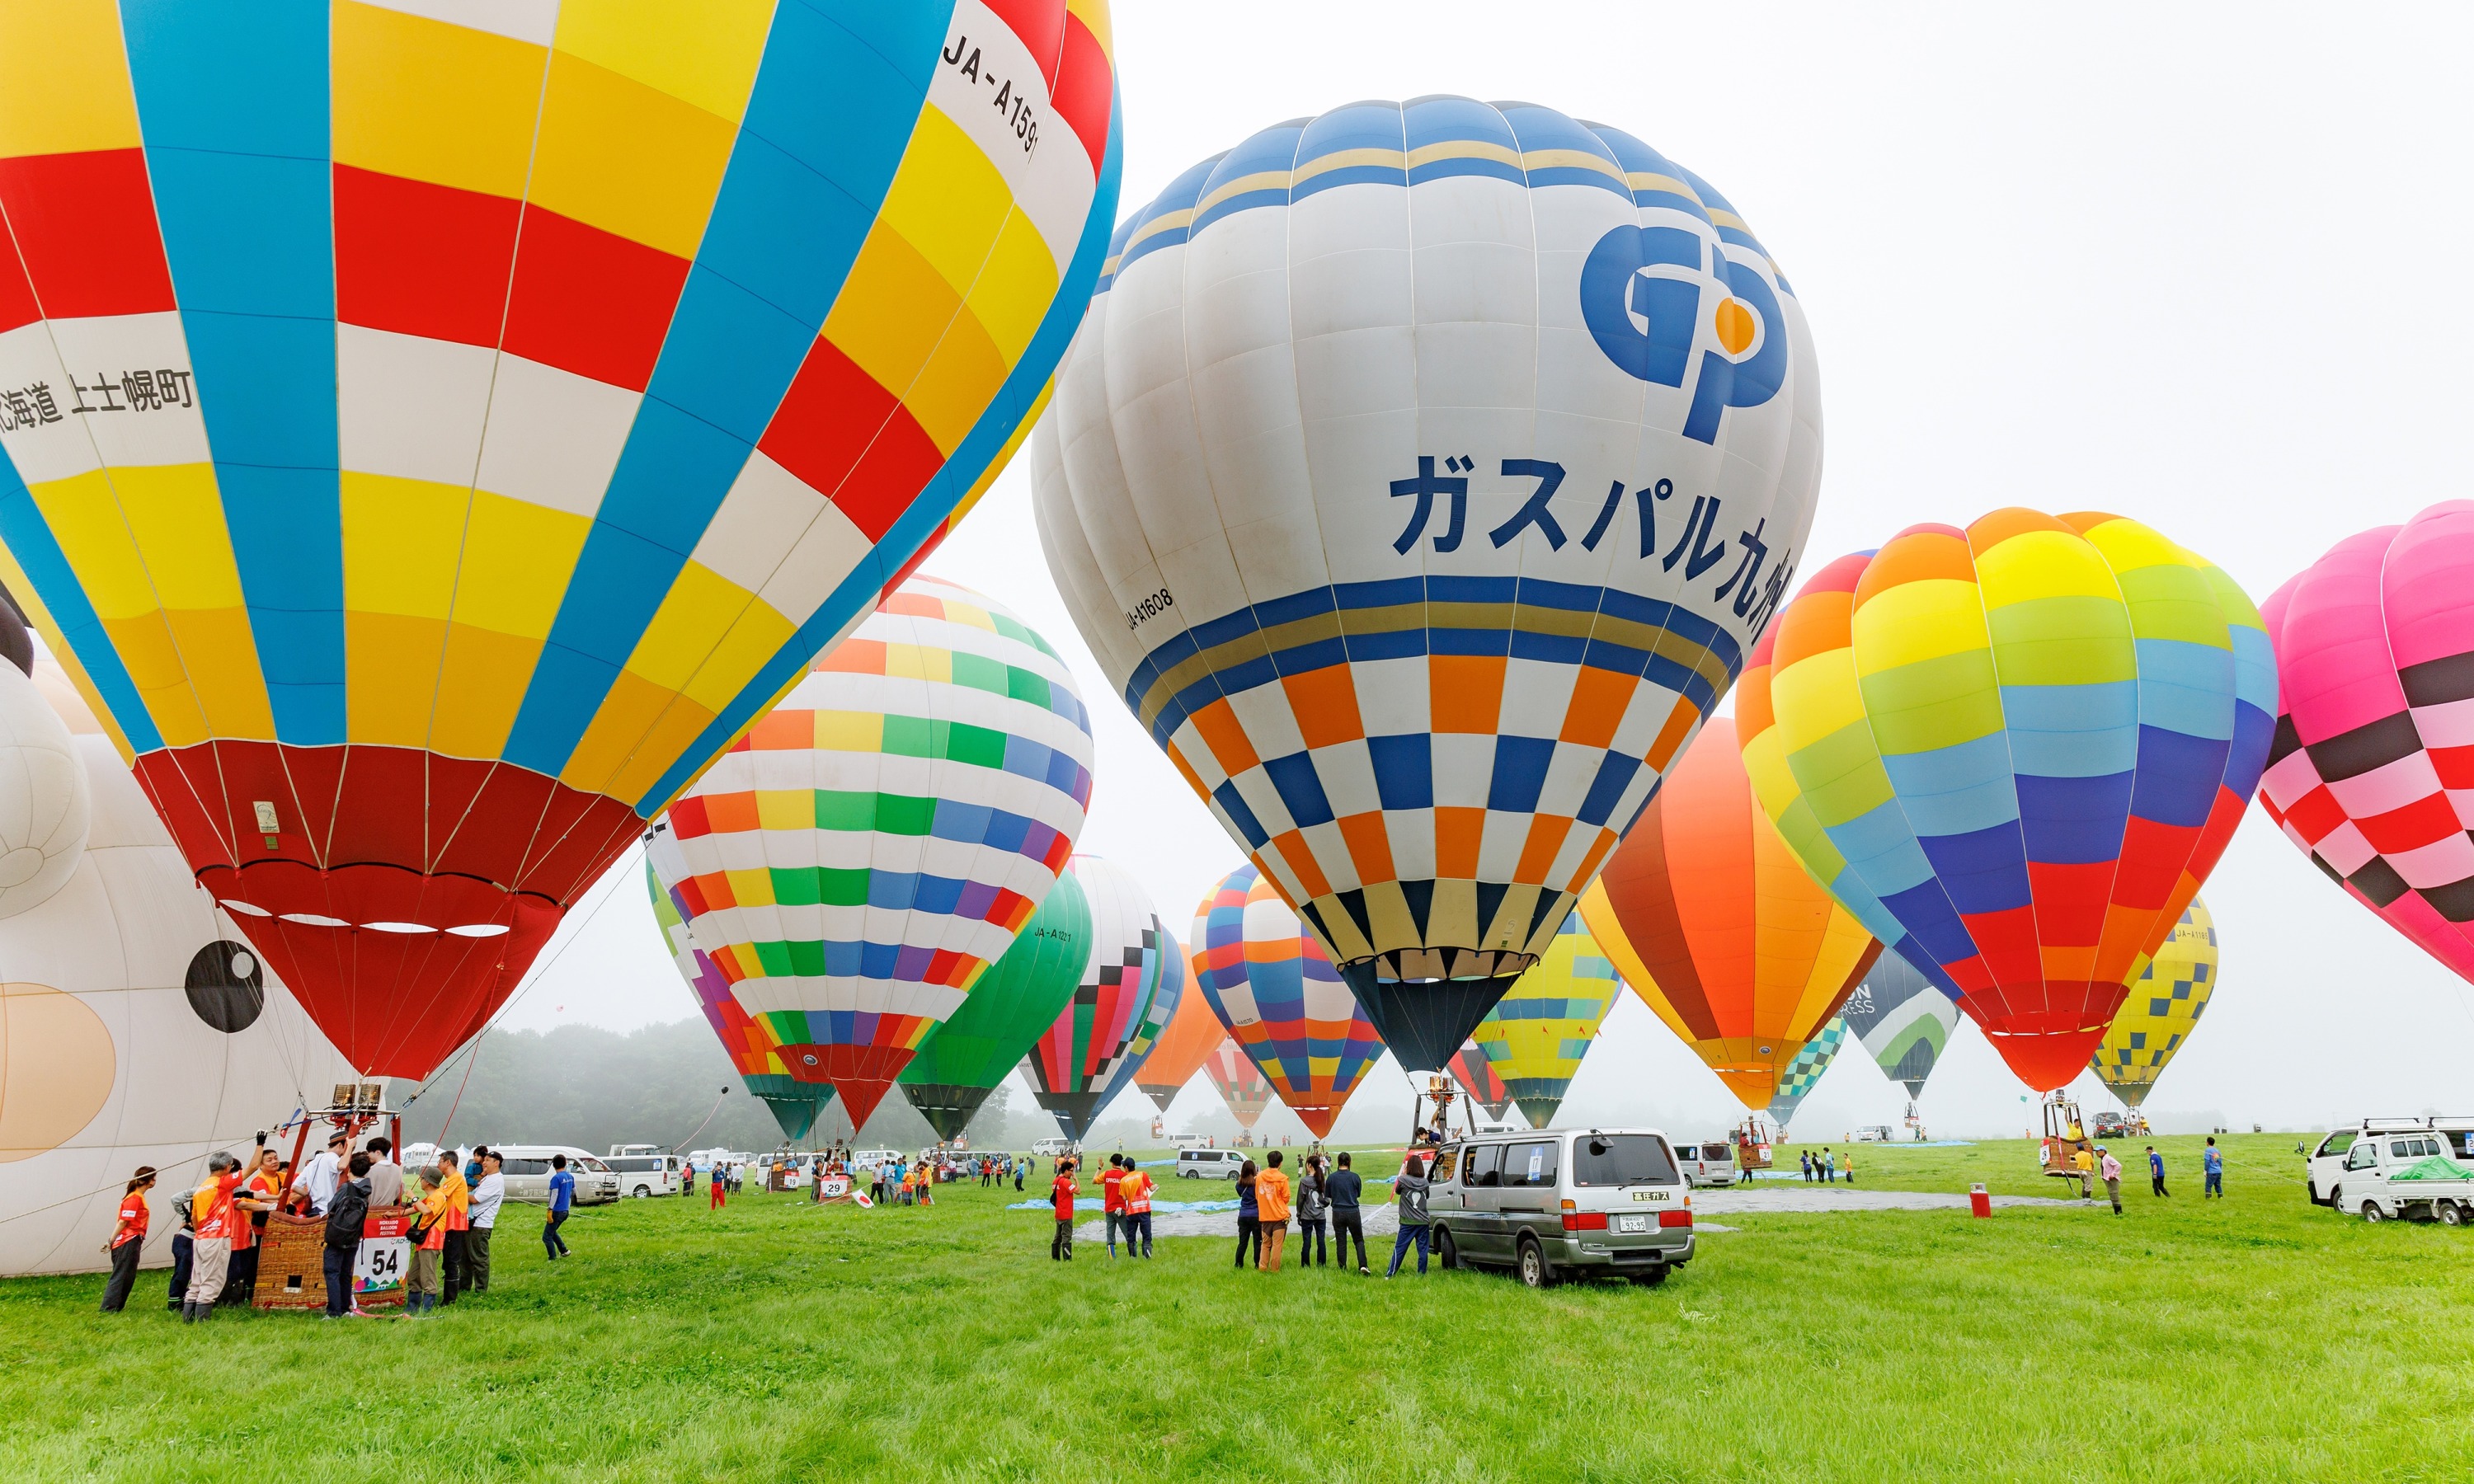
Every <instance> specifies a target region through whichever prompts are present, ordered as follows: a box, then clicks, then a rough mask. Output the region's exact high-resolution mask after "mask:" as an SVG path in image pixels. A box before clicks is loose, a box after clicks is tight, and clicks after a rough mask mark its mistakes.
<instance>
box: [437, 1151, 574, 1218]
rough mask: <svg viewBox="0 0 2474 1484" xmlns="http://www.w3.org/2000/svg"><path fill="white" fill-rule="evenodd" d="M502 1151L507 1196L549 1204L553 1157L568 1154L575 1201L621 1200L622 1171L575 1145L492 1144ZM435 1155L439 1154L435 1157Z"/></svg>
mask: <svg viewBox="0 0 2474 1484" xmlns="http://www.w3.org/2000/svg"><path fill="white" fill-rule="evenodd" d="M490 1147H491V1148H493V1149H495V1150H497V1152H498V1173H499V1174H500V1175H503V1176H505V1177H506V1183H507V1199H508V1200H510V1201H522V1202H524V1203H526V1204H527V1205H532V1206H547V1205H548V1204H549V1176H550V1168H549V1160H550V1156H552V1155H556V1154H563V1155H565V1156H567V1167H568V1170H569V1171H570V1173H571V1174H573V1175H574V1176H575V1204H576V1205H578V1206H607V1205H609V1204H610V1203H612V1202H614V1201H616V1200H618V1194H619V1191H618V1171H616V1170H614V1169H612V1168H611V1167H610V1163H609V1161H606V1160H601V1159H596V1158H595V1157H594V1156H592V1155H589V1154H586V1153H585V1152H584V1151H583V1150H581V1149H578V1148H576V1147H575V1146H574V1145H573V1144H492V1145H491V1146H490ZM432 1158H435V1156H432Z"/></svg>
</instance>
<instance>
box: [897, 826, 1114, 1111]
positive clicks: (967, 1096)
mask: <svg viewBox="0 0 2474 1484" xmlns="http://www.w3.org/2000/svg"><path fill="white" fill-rule="evenodd" d="M1090 958H1091V904H1090V903H1089V902H1088V901H1085V900H1084V899H1083V897H1082V888H1081V887H1079V886H1078V885H1076V884H1075V881H1074V877H1073V875H1072V874H1065V875H1061V876H1058V877H1057V878H1056V887H1055V890H1054V891H1052V892H1050V893H1049V894H1048V899H1047V900H1046V901H1043V902H1041V903H1040V904H1039V910H1038V911H1037V912H1036V913H1033V914H1032V915H1031V922H1030V923H1029V924H1028V925H1027V926H1025V927H1024V928H1023V930H1022V932H1021V934H1020V935H1019V936H1017V937H1016V938H1015V939H1014V941H1013V946H1012V947H1010V948H1007V949H1006V954H1005V957H1003V958H1001V959H999V960H997V961H996V963H995V965H994V966H992V967H991V968H990V969H988V971H987V972H986V973H984V974H982V975H981V976H980V982H979V983H977V984H975V985H973V986H972V987H971V993H969V994H968V995H967V996H965V997H964V998H963V1000H962V1008H961V1009H959V1010H957V1011H955V1012H954V1013H953V1014H952V1015H951V1016H949V1017H946V1019H945V1021H944V1023H943V1024H941V1025H939V1026H937V1027H936V1028H935V1029H934V1030H933V1031H931V1032H929V1033H928V1039H927V1041H924V1042H922V1043H921V1044H920V1047H919V1053H918V1055H916V1056H914V1057H912V1058H911V1059H910V1065H908V1066H906V1067H904V1068H903V1069H902V1079H901V1081H902V1095H903V1096H904V1097H906V1098H908V1099H909V1100H910V1106H911V1107H913V1108H915V1109H917V1110H919V1113H920V1116H922V1117H924V1118H926V1119H927V1120H928V1123H929V1126H930V1127H932V1128H934V1130H935V1131H936V1137H939V1138H947V1139H950V1138H954V1137H958V1136H959V1135H960V1134H961V1132H962V1131H963V1130H964V1129H965V1128H968V1127H969V1126H970V1122H971V1116H972V1114H974V1113H978V1112H979V1111H980V1105H981V1104H982V1103H984V1102H986V1101H987V1100H988V1094H989V1093H990V1092H992V1091H994V1090H996V1087H997V1084H999V1083H1001V1082H1003V1081H1005V1079H1006V1073H1007V1072H1010V1071H1012V1070H1013V1069H1014V1067H1015V1066H1016V1065H1019V1064H1020V1063H1021V1061H1022V1058H1023V1054H1024V1053H1025V1052H1027V1051H1029V1050H1030V1049H1031V1042H1033V1041H1037V1040H1038V1039H1039V1037H1040V1033H1041V1032H1043V1031H1045V1030H1047V1029H1048V1027H1049V1026H1051V1025H1052V1024H1054V1023H1055V1020H1056V1017H1057V1016H1058V1015H1060V1014H1062V1013H1063V1012H1064V1009H1065V1007H1066V1005H1067V1004H1068V1003H1070V1002H1071V1001H1072V1000H1073V998H1074V989H1075V986H1077V985H1079V983H1081V981H1082V966H1083V965H1084V964H1086V963H1088V962H1090Z"/></svg>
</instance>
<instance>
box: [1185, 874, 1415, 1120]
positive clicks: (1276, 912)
mask: <svg viewBox="0 0 2474 1484" xmlns="http://www.w3.org/2000/svg"><path fill="white" fill-rule="evenodd" d="M1194 959H1195V966H1196V970H1197V972H1196V976H1195V977H1196V983H1197V984H1198V985H1199V986H1200V987H1201V991H1202V994H1203V997H1204V998H1205V999H1206V1000H1208V1001H1209V1002H1210V1005H1211V1013H1212V1014H1213V1015H1215V1016H1217V1017H1219V1019H1220V1023H1221V1024H1222V1025H1224V1026H1225V1027H1226V1028H1227V1031H1228V1035H1229V1037H1230V1038H1231V1039H1232V1040H1234V1041H1236V1042H1237V1044H1238V1046H1239V1047H1240V1048H1241V1049H1243V1050H1244V1051H1245V1053H1246V1054H1247V1055H1248V1056H1249V1057H1251V1058H1252V1059H1253V1061H1254V1065H1257V1066H1259V1067H1261V1068H1262V1069H1263V1075H1264V1077H1265V1078H1267V1079H1268V1080H1269V1081H1270V1082H1271V1084H1272V1089H1273V1091H1275V1092H1277V1093H1278V1094H1279V1097H1280V1101H1281V1102H1283V1103H1285V1104H1287V1105H1288V1108H1289V1111H1290V1112H1291V1113H1296V1114H1297V1115H1298V1121H1300V1122H1302V1123H1303V1124H1305V1126H1306V1127H1307V1128H1309V1129H1311V1130H1313V1131H1314V1134H1315V1137H1318V1138H1321V1137H1325V1136H1327V1135H1329V1134H1330V1133H1331V1125H1332V1120H1333V1119H1335V1118H1337V1117H1339V1116H1340V1110H1341V1108H1342V1106H1343V1105H1345V1104H1346V1103H1347V1101H1348V1095H1349V1094H1350V1093H1351V1092H1354V1091H1356V1090H1357V1084H1358V1082H1359V1081H1360V1080H1361V1079H1362V1078H1364V1077H1365V1075H1366V1073H1367V1069H1368V1068H1370V1067H1371V1066H1372V1065H1374V1063H1375V1061H1376V1059H1377V1058H1379V1057H1381V1056H1382V1054H1383V1041H1382V1040H1381V1038H1379V1037H1377V1036H1376V1035H1375V1034H1374V1027H1373V1025H1372V1024H1371V1023H1370V1022H1369V1021H1368V1019H1367V1017H1366V1013H1365V1012H1364V1011H1363V1010H1362V1009H1360V1008H1359V1007H1358V1003H1357V999H1356V996H1354V995H1352V994H1351V993H1349V992H1348V986H1347V985H1346V984H1344V983H1342V982H1341V978H1340V971H1339V970H1338V969H1334V968H1333V967H1332V962H1331V956H1330V955H1329V954H1327V953H1325V952H1323V950H1322V944H1320V943H1317V942H1316V941H1315V939H1314V935H1313V934H1311V933H1309V932H1307V931H1306V930H1305V924H1303V923H1302V922H1298V915H1297V914H1296V913H1295V912H1292V911H1290V910H1289V905H1288V903H1286V902H1284V901H1282V900H1280V895H1279V893H1278V892H1276V891H1274V890H1273V887H1272V884H1271V883H1270V882H1268V881H1266V880H1264V879H1263V875H1262V873H1261V872H1260V871H1259V870H1257V869H1256V868H1255V867H1253V866H1250V865H1248V866H1240V867H1238V868H1237V869H1236V870H1235V871H1233V872H1231V873H1229V874H1228V875H1227V876H1225V878H1223V879H1222V881H1221V883H1220V884H1219V886H1217V887H1215V888H1214V889H1213V890H1212V892H1211V895H1209V896H1207V897H1205V898H1202V903H1201V906H1199V907H1197V908H1196V909H1195V914H1194Z"/></svg>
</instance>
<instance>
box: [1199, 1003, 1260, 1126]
mask: <svg viewBox="0 0 2474 1484" xmlns="http://www.w3.org/2000/svg"><path fill="white" fill-rule="evenodd" d="M1199 997H1200V996H1198V998H1199ZM1202 1070H1203V1073H1204V1075H1206V1076H1208V1077H1209V1078H1210V1079H1211V1085H1212V1087H1214V1088H1215V1089H1219V1092H1220V1100H1221V1101H1222V1102H1224V1103H1226V1104H1227V1105H1228V1111H1229V1112H1230V1113H1234V1114H1236V1115H1237V1126H1238V1127H1239V1128H1241V1129H1250V1128H1252V1127H1253V1126H1254V1120H1255V1119H1257V1118H1260V1117H1262V1116H1263V1110H1264V1109H1266V1108H1269V1107H1271V1106H1272V1084H1271V1082H1270V1080H1269V1079H1267V1078H1266V1077H1264V1075H1263V1069H1262V1068H1261V1067H1259V1066H1257V1065H1254V1063H1253V1060H1252V1059H1251V1058H1249V1056H1247V1055H1246V1053H1245V1052H1244V1051H1243V1050H1240V1049H1239V1048H1238V1045H1237V1042H1235V1041H1231V1040H1229V1039H1228V1034H1227V1033H1226V1032H1225V1031H1223V1032H1222V1033H1221V1036H1220V1044H1219V1045H1217V1046H1214V1047H1212V1048H1211V1054H1210V1055H1208V1056H1206V1057H1204V1058H1203V1059H1202Z"/></svg>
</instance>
